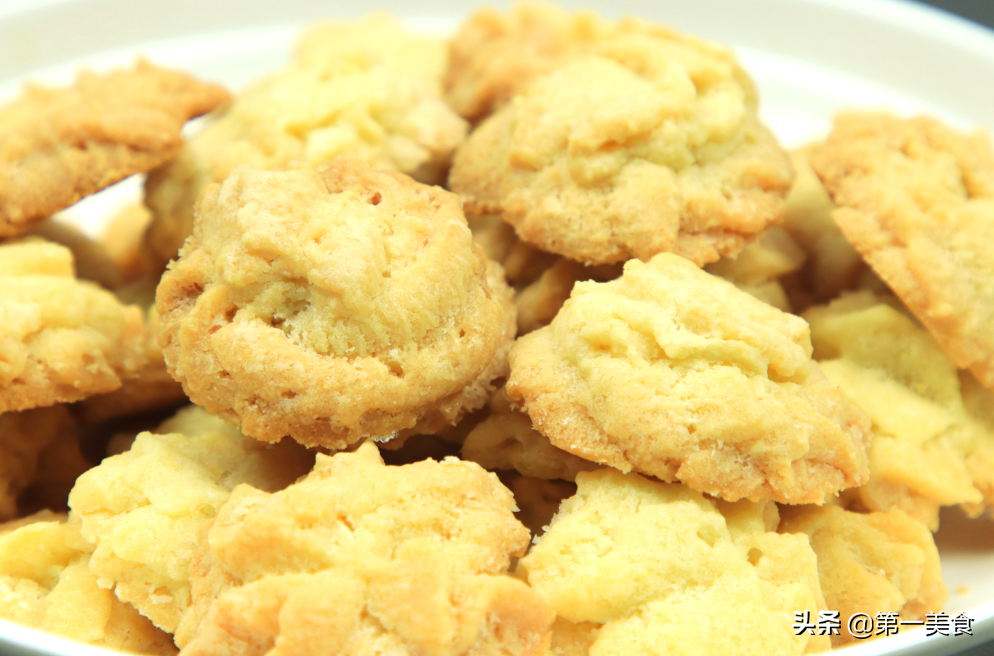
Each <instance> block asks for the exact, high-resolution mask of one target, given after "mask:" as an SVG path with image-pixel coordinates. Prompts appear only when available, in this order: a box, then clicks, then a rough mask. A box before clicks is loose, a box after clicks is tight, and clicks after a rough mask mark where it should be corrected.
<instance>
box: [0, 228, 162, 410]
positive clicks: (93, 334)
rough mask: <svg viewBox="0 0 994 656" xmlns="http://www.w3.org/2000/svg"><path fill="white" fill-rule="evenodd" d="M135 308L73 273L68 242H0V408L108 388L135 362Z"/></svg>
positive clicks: (138, 319)
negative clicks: (79, 278) (64, 244)
mask: <svg viewBox="0 0 994 656" xmlns="http://www.w3.org/2000/svg"><path fill="white" fill-rule="evenodd" d="M142 332H143V323H142V316H141V310H140V309H139V308H137V307H134V306H125V305H124V304H122V303H121V302H120V301H119V300H118V299H117V298H115V297H114V295H113V294H111V293H110V292H108V291H106V290H104V289H101V288H99V287H98V286H96V285H95V284H92V283H89V282H84V281H80V280H77V279H76V278H75V277H74V274H73V259H72V254H71V253H70V251H69V249H67V248H65V247H63V246H58V245H56V244H51V243H46V242H42V241H40V240H37V241H36V240H32V241H23V242H12V243H8V244H3V245H0V413H2V412H11V411H15V410H25V409H28V408H33V407H37V406H47V405H52V404H54V403H59V402H70V401H78V400H80V399H83V398H86V397H87V396H92V395H94V394H102V393H105V392H111V391H113V390H115V389H117V388H119V387H120V386H121V380H122V379H123V378H126V377H128V376H130V375H132V374H133V373H134V372H135V371H137V370H138V368H139V367H141V365H142V362H143V357H142V348H141V340H142Z"/></svg>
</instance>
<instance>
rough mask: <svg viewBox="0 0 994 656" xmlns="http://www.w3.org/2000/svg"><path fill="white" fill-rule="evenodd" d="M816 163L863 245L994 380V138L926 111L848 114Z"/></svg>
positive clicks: (986, 378)
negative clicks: (904, 115) (993, 246)
mask: <svg viewBox="0 0 994 656" xmlns="http://www.w3.org/2000/svg"><path fill="white" fill-rule="evenodd" d="M811 164H812V166H813V167H814V169H815V171H816V172H817V173H818V175H819V177H820V178H821V179H822V181H823V182H824V183H825V187H826V188H827V189H828V192H829V193H830V194H831V196H832V200H834V201H835V203H836V204H837V205H839V206H840V208H841V209H839V210H838V211H837V212H836V213H835V215H834V216H835V220H836V221H837V222H838V224H839V226H840V227H841V228H842V231H843V232H844V233H845V235H846V237H847V238H848V239H849V240H850V241H851V242H852V243H853V245H854V246H855V247H856V250H858V251H859V252H860V254H861V255H862V256H863V258H864V259H865V260H866V261H867V262H868V263H869V264H870V266H872V267H873V270H874V271H876V272H877V274H879V275H880V277H881V278H883V279H884V281H886V283H887V284H888V285H889V286H890V287H891V289H893V290H894V292H895V293H896V294H897V295H898V296H899V297H900V298H901V300H902V301H903V302H904V303H905V305H907V306H908V308H909V309H910V310H911V311H912V312H913V313H914V314H915V316H916V317H918V319H919V320H920V321H921V322H922V323H923V324H925V327H926V328H928V330H929V332H931V333H932V334H933V335H935V338H936V339H937V340H938V342H939V343H940V344H941V345H942V347H943V348H944V349H945V350H946V351H947V352H948V353H949V355H950V356H952V358H953V360H954V361H955V362H956V364H957V366H959V367H960V368H963V369H970V370H971V371H973V373H974V374H975V375H976V376H977V378H978V379H979V380H980V382H982V383H983V384H984V385H986V386H987V387H988V388H994V258H991V257H990V252H989V249H988V244H989V243H990V241H991V239H994V152H992V150H991V142H990V138H989V137H988V136H986V135H983V134H981V133H975V134H972V135H962V134H959V133H957V132H954V131H953V130H951V129H949V128H947V127H945V126H944V125H942V124H941V123H939V122H938V121H935V120H932V119H929V118H924V117H919V118H914V119H908V120H903V119H899V118H896V117H894V116H890V115H887V114H866V113H848V114H843V115H840V116H839V117H837V118H836V121H835V129H834V130H833V132H832V134H831V135H829V137H828V139H827V140H826V142H825V143H824V144H822V145H820V146H818V147H816V148H815V149H814V150H813V151H812V152H811Z"/></svg>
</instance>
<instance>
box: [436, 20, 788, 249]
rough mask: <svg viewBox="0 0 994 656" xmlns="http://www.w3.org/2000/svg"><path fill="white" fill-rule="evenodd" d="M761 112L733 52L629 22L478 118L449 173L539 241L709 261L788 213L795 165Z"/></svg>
mask: <svg viewBox="0 0 994 656" xmlns="http://www.w3.org/2000/svg"><path fill="white" fill-rule="evenodd" d="M756 112H757V99H756V93H755V89H754V87H753V83H752V81H751V80H750V79H749V77H748V76H747V75H746V73H745V72H744V71H743V70H742V68H741V67H740V66H739V65H738V63H737V62H736V60H735V57H734V56H733V55H732V54H731V53H730V52H729V51H727V50H726V49H724V48H721V47H720V46H716V45H713V44H710V43H706V42H704V41H702V40H700V39H696V38H694V37H688V36H681V35H678V34H676V33H674V32H672V31H671V30H669V29H666V28H662V27H657V26H653V25H651V24H648V23H643V22H639V21H634V20H630V21H626V22H624V23H622V24H620V25H619V27H618V28H617V30H616V31H615V32H613V33H612V35H611V36H609V37H606V38H605V39H603V40H600V41H598V43H597V47H596V51H595V52H594V53H593V54H590V55H586V56H583V57H581V58H579V59H571V60H570V61H569V62H568V63H566V64H565V65H564V66H562V67H561V68H558V69H556V70H555V71H553V72H552V73H549V74H548V75H545V76H544V77H541V78H539V79H537V80H535V82H534V83H532V84H531V85H530V86H529V87H528V88H527V89H526V90H525V91H524V92H523V93H522V94H521V95H519V96H517V97H515V98H514V100H513V101H511V102H510V103H509V104H508V105H506V106H505V107H504V108H503V109H501V110H500V111H498V112H497V113H495V114H494V115H493V116H491V117H490V118H489V119H487V120H486V121H485V122H483V123H482V124H481V125H480V126H479V127H478V128H477V129H476V130H475V131H474V132H473V133H472V134H471V135H470V136H469V138H468V139H467V140H466V141H465V142H464V143H463V144H462V145H461V146H460V147H459V149H458V150H457V151H456V155H455V157H454V158H453V166H452V170H451V172H450V175H449V184H450V187H451V189H452V190H453V191H455V192H456V193H458V194H459V196H460V197H461V198H462V200H463V202H464V203H465V205H466V211H467V212H468V213H474V214H488V213H489V214H498V213H499V214H501V216H502V218H503V219H504V220H505V221H507V222H508V223H510V224H512V225H513V226H514V228H515V230H516V232H517V234H518V236H519V237H520V238H521V239H523V240H524V241H525V242H527V243H529V244H531V245H533V246H536V247H537V248H539V249H541V250H543V251H548V252H552V253H557V254H560V255H564V256H566V257H569V258H570V259H573V260H577V261H579V262H583V263H587V264H607V263H612V262H619V261H623V260H626V259H629V258H632V257H638V258H641V259H644V260H648V259H649V258H650V257H652V256H653V255H655V254H656V253H659V252H663V251H668V252H675V253H677V254H680V255H683V256H684V257H687V258H688V259H691V260H693V261H694V262H696V263H697V264H699V265H703V264H705V263H707V262H712V261H714V260H717V259H718V258H719V257H721V256H727V255H732V254H734V253H736V252H738V251H739V250H740V249H741V248H742V246H743V244H744V243H745V241H746V240H747V239H748V238H749V237H751V236H753V235H755V234H758V233H759V232H761V231H762V230H763V229H764V228H766V227H767V226H768V225H770V224H771V223H774V222H776V221H778V220H780V218H781V216H782V213H783V198H784V196H785V195H786V193H787V191H788V189H789V187H790V183H791V179H792V176H793V171H792V168H791V164H790V160H789V157H788V156H787V154H786V153H785V152H783V151H782V149H781V148H780V146H779V145H778V144H777V143H776V140H775V139H774V138H773V136H772V135H771V134H770V132H769V131H768V130H767V129H766V128H765V127H763V126H762V125H761V124H760V122H759V119H758V117H757V114H756Z"/></svg>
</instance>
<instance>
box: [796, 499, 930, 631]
mask: <svg viewBox="0 0 994 656" xmlns="http://www.w3.org/2000/svg"><path fill="white" fill-rule="evenodd" d="M782 513H783V521H782V522H780V528H779V530H780V532H781V533H805V534H807V536H808V537H809V538H810V540H811V548H812V549H814V552H815V554H816V555H817V556H818V578H819V580H820V582H821V589H822V592H823V593H824V595H825V605H826V606H827V607H828V608H831V609H832V610H838V611H840V613H841V619H842V631H841V632H840V634H839V635H838V636H833V637H832V643H833V644H835V645H840V644H845V643H847V642H853V641H855V640H859V639H863V638H865V636H853V635H852V634H851V633H850V632H849V630H848V627H849V617H851V616H852V615H853V614H854V613H866V614H867V615H869V616H870V617H876V615H877V613H898V614H899V615H900V618H901V620H921V619H925V614H926V613H934V612H938V609H940V608H942V607H943V606H944V605H945V603H946V599H947V598H948V596H949V595H948V591H947V590H946V585H945V583H943V582H942V570H941V567H940V564H939V551H938V549H936V548H935V540H934V539H933V538H932V532H931V531H929V530H928V527H927V526H925V525H924V524H922V523H921V522H918V521H915V520H914V519H911V518H910V517H908V516H907V515H906V514H904V513H903V512H901V511H900V510H897V509H893V510H891V511H890V512H886V513H883V512H875V513H868V514H863V513H854V512H847V511H845V510H843V509H842V508H839V507H838V506H823V507H821V508H816V507H814V506H795V507H788V508H783V509H782Z"/></svg>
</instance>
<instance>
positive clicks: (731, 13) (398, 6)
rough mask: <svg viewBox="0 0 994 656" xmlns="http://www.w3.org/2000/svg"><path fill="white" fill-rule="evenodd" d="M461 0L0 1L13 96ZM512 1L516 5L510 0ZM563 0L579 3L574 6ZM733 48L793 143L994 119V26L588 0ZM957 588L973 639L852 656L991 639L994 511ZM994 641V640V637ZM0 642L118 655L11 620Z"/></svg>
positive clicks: (17, 647) (951, 558) (214, 58)
mask: <svg viewBox="0 0 994 656" xmlns="http://www.w3.org/2000/svg"><path fill="white" fill-rule="evenodd" d="M472 4H478V3H463V2H457V1H456V0H427V1H422V2H419V3H417V5H413V4H405V3H402V2H399V1H396V0H395V1H394V2H390V1H388V0H380V1H379V2H375V3H369V4H365V3H363V4H362V5H361V6H357V5H356V4H355V3H345V2H343V1H341V0H339V1H338V2H335V1H334V0H281V1H280V2H265V1H262V0H252V1H245V2H235V1H233V0H215V1H214V2H211V1H210V0H174V1H172V2H137V1H135V0H0V99H4V100H5V99H7V98H9V97H11V96H13V95H14V94H15V93H16V92H17V88H18V85H19V82H20V81H21V80H24V79H31V80H37V81H43V82H51V83H65V82H68V81H69V79H71V77H72V74H73V72H74V71H75V70H76V69H77V68H78V67H79V66H81V65H86V66H88V67H90V68H94V69H105V68H108V67H113V66H118V65H124V64H129V63H131V62H132V61H133V60H134V58H135V56H136V54H137V53H141V54H143V55H144V56H146V57H148V58H149V59H151V60H152V61H154V62H157V63H160V64H163V65H168V66H173V67H177V68H182V69H186V70H189V71H192V72H193V73H195V74H197V75H199V76H201V77H204V78H208V79H214V80H219V81H222V82H224V83H226V84H228V85H229V86H231V87H233V88H238V87H240V86H242V85H244V84H245V83H246V82H248V81H250V80H252V79H253V78H255V77H258V76H259V75H260V74H262V73H265V72H267V71H271V70H274V69H276V68H278V67H280V66H281V65H282V64H283V63H284V62H285V61H286V60H287V56H288V52H289V46H290V44H291V43H292V40H293V37H294V34H295V33H296V31H297V29H298V28H299V27H300V26H302V25H303V24H305V23H306V22H308V21H312V20H315V19H317V18H331V17H337V18H348V17H354V16H358V15H360V14H361V13H364V12H366V11H369V10H372V9H374V8H385V9H391V10H393V11H395V13H397V14H399V15H401V16H403V17H404V18H406V19H408V21H409V22H410V23H411V24H412V25H415V26H417V27H420V28H422V29H427V30H432V31H444V30H449V29H451V28H452V27H453V26H454V25H455V24H456V22H457V21H458V20H459V19H460V18H462V17H463V16H465V15H466V14H467V13H469V11H470V10H471V9H472V6H471V5H472ZM500 4H506V3H500ZM563 4H566V5H570V4H575V3H563ZM586 6H589V7H592V8H594V9H598V10H600V11H602V13H604V14H606V15H608V16H618V15H621V14H631V15H636V16H641V17H644V18H648V19H651V20H657V21H660V22H665V23H669V24H671V25H673V26H675V27H677V28H678V29H680V30H682V31H685V32H690V33H695V34H698V35H700V36H704V37H707V38H710V39H713V40H715V41H720V42H722V43H727V44H730V45H732V46H734V47H735V48H736V49H737V50H738V52H739V54H740V56H741V58H742V60H743V63H744V64H745V66H746V68H748V69H749V71H750V72H751V73H752V75H753V77H754V78H755V79H756V81H757V82H758V84H759V87H760V90H761V93H762V97H763V101H762V102H763V107H762V113H763V117H764V119H765V120H766V122H767V124H768V125H770V127H771V128H772V129H773V130H774V131H775V132H776V133H777V134H778V135H779V136H780V138H781V140H782V141H783V143H784V144H785V145H787V146H795V145H799V144H801V143H804V142H805V141H808V140H810V139H813V138H817V137H819V136H822V135H823V134H825V133H826V132H827V131H828V129H829V125H830V120H831V116H832V114H833V113H834V112H835V111H836V110H837V109H840V108H843V107H862V108H882V109H889V110H892V111H896V112H899V113H902V114H909V113H914V112H928V113H931V114H933V115H937V116H939V117H941V118H943V119H945V120H947V121H949V122H951V123H953V124H954V125H957V126H959V127H962V128H975V127H983V128H985V129H987V130H988V131H994V111H992V108H994V84H991V80H994V33H991V32H989V31H987V30H984V29H983V28H980V27H978V26H976V25H973V24H971V23H968V22H966V21H961V20H958V19H955V18H953V17H951V16H949V15H947V14H943V13H941V12H938V11H935V10H932V9H930V8H927V7H924V6H921V5H916V4H911V3H906V2H899V1H898V0H696V1H694V2H687V1H686V0H668V1H655V2H654V1H651V0H627V1H626V0H622V1H620V2H607V0H590V2H588V3H586ZM139 195H140V185H139V183H138V181H134V180H132V181H126V182H125V183H124V184H123V185H122V186H119V187H117V188H114V189H112V190H109V191H108V192H107V193H104V194H99V195H98V196H96V197H94V198H92V199H89V200H87V201H84V202H83V203H81V204H79V205H78V206H76V207H74V208H71V209H70V210H68V211H67V212H66V215H67V216H69V217H70V218H73V219H74V220H76V221H79V222H80V223H81V224H82V225H84V226H85V227H86V229H87V230H88V231H89V232H91V233H98V232H99V230H100V228H101V226H102V225H103V220H104V219H105V218H106V216H107V214H108V212H109V211H110V210H111V209H112V208H114V207H115V206H118V205H121V204H123V203H126V202H128V201H129V200H131V199H134V198H137V197H139ZM937 542H938V544H939V552H940V554H941V557H942V566H943V572H944V575H945V579H946V583H947V584H948V586H949V589H950V599H949V603H948V605H947V607H946V612H947V613H948V614H949V615H950V616H952V615H955V614H956V613H959V612H960V611H965V612H966V613H967V614H968V615H969V616H970V617H972V618H973V619H974V624H973V631H974V634H975V635H974V638H973V639H963V638H952V637H942V636H934V637H932V638H928V639H926V638H925V635H924V634H925V632H924V630H923V629H915V630H911V631H908V630H904V631H901V632H900V633H899V634H898V635H897V636H894V637H891V638H887V639H883V640H874V641H870V642H867V643H864V644H858V645H856V646H853V647H849V648H847V649H845V650H844V653H845V654H846V655H847V656H870V655H871V654H872V655H874V656H882V655H884V654H887V655H888V656H926V655H928V656H939V655H941V654H950V653H954V652H956V651H958V650H961V649H964V648H965V647H967V646H968V645H971V644H978V643H980V642H982V641H984V640H991V639H994V523H991V522H990V521H988V520H981V521H979V522H968V521H966V520H964V519H962V518H961V517H960V516H959V515H958V513H956V512H947V513H944V514H943V528H942V530H941V531H940V533H939V535H938V536H937ZM991 648H992V650H994V644H992V645H991ZM0 653H3V654H12V655H14V654H16V655H25V656H26V655H28V654H31V655H35V654H66V655H68V654H78V655H80V656H88V655H96V654H109V653H110V652H106V651H104V650H100V649H94V648H85V647H83V646H81V645H78V644H76V643H70V642H67V641H65V640H62V639H59V638H55V637H53V636H49V635H46V634H42V633H39V632H36V631H33V630H31V629H26V628H24V627H21V626H18V625H14V624H10V623H7V622H3V621H0Z"/></svg>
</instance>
